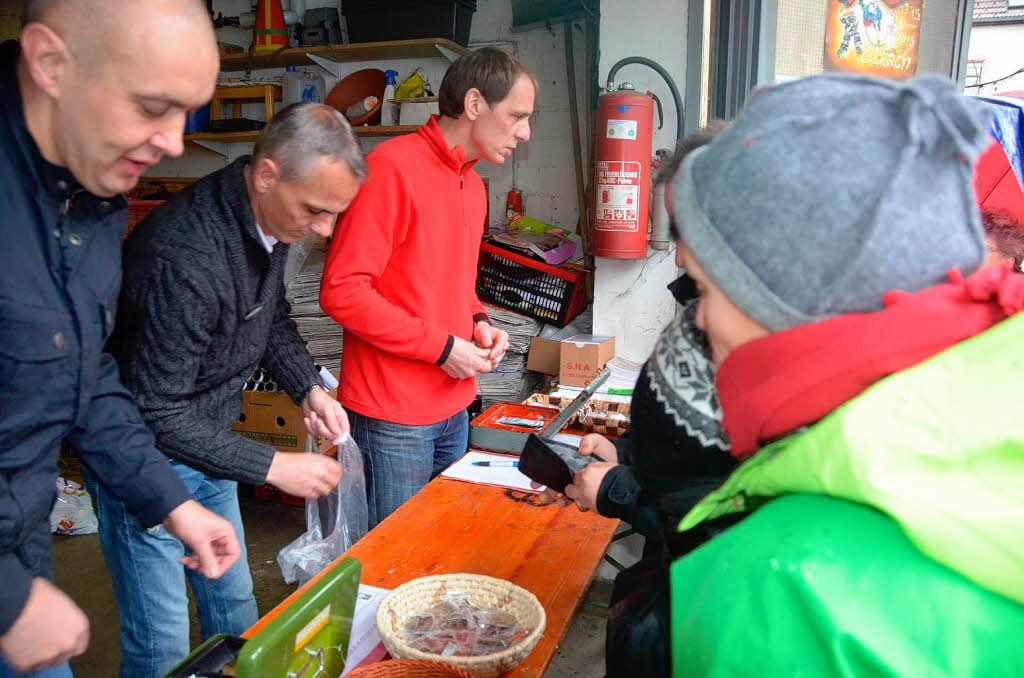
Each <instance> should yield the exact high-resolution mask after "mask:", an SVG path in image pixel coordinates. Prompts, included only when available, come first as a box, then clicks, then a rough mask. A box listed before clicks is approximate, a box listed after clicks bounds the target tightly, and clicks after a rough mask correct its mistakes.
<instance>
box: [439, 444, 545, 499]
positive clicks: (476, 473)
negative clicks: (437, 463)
mask: <svg viewBox="0 0 1024 678" xmlns="http://www.w3.org/2000/svg"><path fill="white" fill-rule="evenodd" d="M518 459H519V458H518V457H513V456H509V455H507V454H490V453H488V452H477V451H475V450H470V451H469V452H468V453H466V455H465V456H464V457H462V459H459V460H458V461H457V462H455V463H454V464H452V465H451V466H449V467H448V468H447V469H445V471H444V472H442V473H441V475H442V476H444V477H445V478H453V479H455V480H466V481H469V482H471V483H482V484H484V485H499V486H501V487H511V488H513V489H516V490H526V491H527V492H538V491H539V490H535V489H533V488H532V487H530V479H529V478H527V477H526V476H524V475H523V474H522V473H520V472H519V469H518V468H516V467H514V466H474V465H473V462H475V461H502V462H505V461H517V460H518Z"/></svg>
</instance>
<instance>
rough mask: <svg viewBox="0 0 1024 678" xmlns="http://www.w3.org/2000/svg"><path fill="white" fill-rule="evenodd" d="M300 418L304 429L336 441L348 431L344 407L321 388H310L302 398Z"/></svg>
mask: <svg viewBox="0 0 1024 678" xmlns="http://www.w3.org/2000/svg"><path fill="white" fill-rule="evenodd" d="M302 414H303V415H304V416H303V418H302V421H303V423H305V424H306V430H307V431H309V432H310V433H312V434H313V435H315V436H321V437H323V438H327V439H328V440H331V441H334V442H337V440H338V438H340V437H341V436H342V435H343V434H345V433H348V432H349V425H348V415H347V414H345V408H344V407H342V406H341V403H339V402H338V401H337V400H335V399H334V398H332V397H331V394H330V393H328V392H327V391H325V390H323V389H321V388H311V389H309V393H307V394H306V397H305V398H304V399H303V400H302Z"/></svg>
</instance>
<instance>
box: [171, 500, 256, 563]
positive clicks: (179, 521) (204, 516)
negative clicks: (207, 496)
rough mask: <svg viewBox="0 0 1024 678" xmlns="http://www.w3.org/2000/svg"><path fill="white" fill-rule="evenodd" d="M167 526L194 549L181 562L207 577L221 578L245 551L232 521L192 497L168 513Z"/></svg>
mask: <svg viewBox="0 0 1024 678" xmlns="http://www.w3.org/2000/svg"><path fill="white" fill-rule="evenodd" d="M164 527H166V528H167V531H168V532H170V533H171V534H172V535H174V536H175V537H177V538H178V539H180V540H181V541H182V542H183V543H184V544H185V546H186V547H187V548H188V549H189V550H190V551H191V552H192V553H191V555H187V556H185V557H183V558H182V559H181V564H182V565H184V566H185V567H187V568H188V569H190V570H199V571H200V572H201V573H202V575H203V576H204V577H206V578H207V579H217V578H219V577H220V576H221V575H222V574H224V573H225V572H227V571H228V568H229V567H231V566H232V565H234V564H235V561H236V560H238V556H239V555H241V553H242V551H241V549H240V548H239V546H238V535H236V534H235V528H234V527H232V526H231V523H229V522H228V521H227V520H225V519H224V518H221V517H220V516H218V515H217V514H216V513H214V512H213V511H209V510H207V509H205V508H203V507H202V506H200V504H199V503H198V502H196V501H194V500H192V499H190V500H188V501H186V502H185V503H183V504H180V505H179V506H178V507H177V508H176V509H174V510H173V511H171V512H170V513H168V514H167V517H166V518H164Z"/></svg>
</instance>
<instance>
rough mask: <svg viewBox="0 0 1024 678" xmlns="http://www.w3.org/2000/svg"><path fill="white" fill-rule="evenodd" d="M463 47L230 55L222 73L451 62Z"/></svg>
mask: <svg viewBox="0 0 1024 678" xmlns="http://www.w3.org/2000/svg"><path fill="white" fill-rule="evenodd" d="M468 51H469V50H467V49H466V48H465V47H463V46H462V45H460V44H458V43H455V42H452V41H451V40H445V39H443V38H419V39H416V40H387V41H383V42H362V43H355V44H351V45H329V46H323V47H291V48H287V49H281V50H278V51H277V52H258V53H254V54H248V53H245V54H229V55H226V56H222V57H221V58H220V70H221V71H250V70H255V69H259V68H284V67H285V66H312V65H314V64H316V63H319V62H318V61H317V60H316V59H314V58H311V57H316V58H317V59H326V60H327V61H334V62H336V63H343V62H346V61H380V60H383V59H426V58H431V57H444V58H446V59H448V60H449V61H453V60H454V59H457V58H458V57H459V56H461V55H463V54H465V53H466V52H468Z"/></svg>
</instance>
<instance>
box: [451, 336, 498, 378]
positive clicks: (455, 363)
mask: <svg viewBox="0 0 1024 678" xmlns="http://www.w3.org/2000/svg"><path fill="white" fill-rule="evenodd" d="M490 353H491V352H490V350H489V349H486V348H478V347H476V346H474V345H473V344H471V343H469V342H468V341H466V340H465V339H463V338H461V337H455V343H454V344H452V352H451V353H449V354H448V360H445V361H444V364H443V365H441V369H442V370H444V371H445V373H446V374H447V375H448V376H449V377H452V378H453V379H468V378H469V377H475V376H476V375H478V374H486V373H487V372H490V371H491V370H492V369H494V366H493V365H492V364H491V359H490V358H489V357H488V356H489V355H490Z"/></svg>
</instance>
